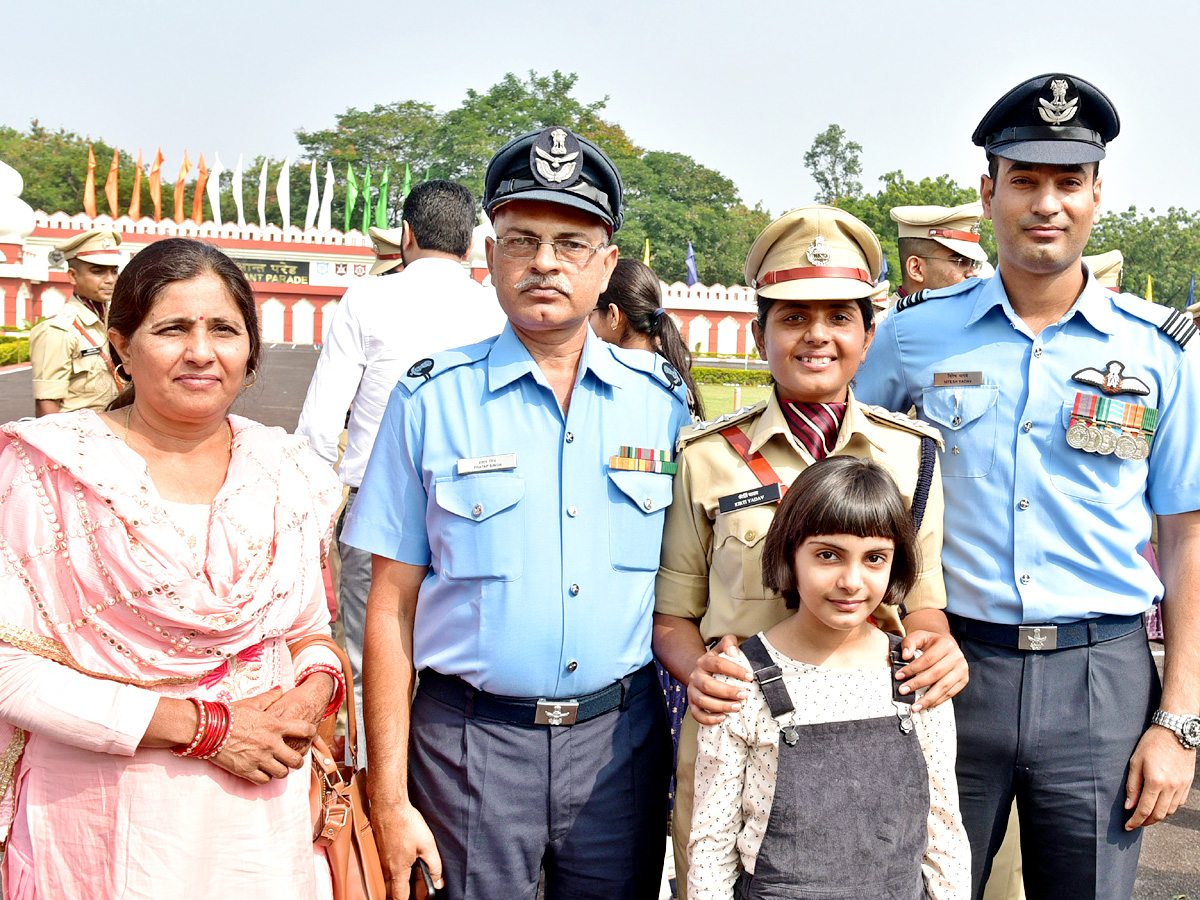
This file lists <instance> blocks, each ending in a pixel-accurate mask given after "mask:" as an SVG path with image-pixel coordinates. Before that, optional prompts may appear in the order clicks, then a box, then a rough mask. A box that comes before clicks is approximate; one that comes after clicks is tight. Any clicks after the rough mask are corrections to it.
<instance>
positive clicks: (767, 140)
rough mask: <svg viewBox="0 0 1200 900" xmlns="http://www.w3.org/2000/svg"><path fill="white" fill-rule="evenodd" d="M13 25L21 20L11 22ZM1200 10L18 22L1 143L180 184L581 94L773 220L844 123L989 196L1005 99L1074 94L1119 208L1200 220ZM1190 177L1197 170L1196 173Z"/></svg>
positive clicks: (638, 137) (130, 10)
mask: <svg viewBox="0 0 1200 900" xmlns="http://www.w3.org/2000/svg"><path fill="white" fill-rule="evenodd" d="M14 6H15V8H13V7H14ZM1198 34H1200V5H1197V4H1192V3H1186V4H1185V3H1182V2H1177V3H1158V2H1153V0H1151V2H1143V3H1138V4H1129V3H1117V2H1112V0H1099V2H1089V3H1087V4H1067V3H1043V4H1036V5H1035V4H1011V3H1008V4H986V5H985V4H981V3H974V2H970V0H962V2H959V3H953V4H950V3H920V4H900V3H895V2H890V0H861V2H855V0H830V2H822V3H815V2H797V0H791V2H763V3H754V2H747V3H743V4H731V3H713V2H707V0H703V2H686V3H685V2H653V0H649V2H647V0H607V2H603V3H594V2H589V3H561V2H537V0H532V2H531V0H524V2H519V3H513V2H508V3H506V2H503V0H501V2H496V0H491V2H488V3H483V2H479V3H467V2H460V0H439V2H420V3H416V2H412V0H404V2H394V0H393V2H377V0H344V2H341V3H328V2H318V0H291V2H289V3H286V4H285V3H279V2H273V0H272V2H256V0H252V2H245V0H241V2H236V3H235V2H230V0H214V2H210V3H208V4H188V5H187V6H186V7H185V6H183V5H182V4H173V3H150V2H141V3H135V2H120V0H114V2H109V3H100V4H97V3H94V2H90V3H83V2H79V0H60V2H58V3H56V4H54V7H53V12H47V8H46V7H43V6H40V5H39V4H36V3H32V2H28V0H26V2H24V3H21V4H19V5H16V4H8V8H6V10H5V26H4V33H3V41H4V49H3V53H2V54H0V67H2V70H3V72H4V75H5V76H6V77H5V87H4V89H3V90H0V124H6V125H10V126H13V127H17V128H25V127H26V126H27V125H28V123H29V120H30V119H31V118H34V117H37V118H39V119H40V120H41V121H42V123H43V124H45V125H47V126H50V127H53V128H58V127H65V128H68V129H70V130H73V131H77V132H79V133H80V134H83V135H90V136H92V137H103V138H104V139H105V140H106V141H108V142H110V143H115V144H117V145H119V146H120V147H121V148H122V149H124V150H128V151H131V152H133V153H136V152H137V149H138V147H139V146H141V147H142V148H143V149H144V150H145V151H146V154H147V159H149V158H150V157H151V156H152V155H153V152H154V148H155V147H157V146H159V145H161V146H162V148H163V152H164V153H165V154H166V156H167V162H166V166H165V168H166V170H167V171H176V170H177V167H178V165H179V161H180V159H181V157H182V153H183V151H184V149H185V148H186V149H187V150H188V151H189V154H190V156H191V158H192V160H193V162H194V161H195V160H196V157H197V155H198V153H199V152H200V151H204V154H205V157H206V160H207V161H208V162H210V163H211V161H212V153H213V151H219V152H220V154H221V158H222V162H223V163H224V164H225V165H226V166H227V167H228V166H232V165H233V163H234V162H235V161H236V159H237V155H238V153H239V152H241V153H244V154H245V155H246V157H247V158H252V157H253V156H255V155H256V154H260V153H262V154H269V155H275V156H283V155H292V156H295V155H297V153H298V147H297V145H296V143H295V140H294V137H293V131H294V129H296V128H297V127H304V128H307V129H319V128H323V127H327V126H329V125H331V124H332V123H333V117H334V115H335V114H336V113H337V112H340V111H342V110H344V109H346V108H347V107H350V106H356V107H359V108H370V107H371V106H373V105H374V104H376V103H387V102H391V101H394V100H402V99H415V100H422V101H425V102H429V103H432V104H434V105H435V106H436V107H438V108H439V109H449V108H452V107H454V106H456V105H457V104H458V103H459V102H460V101H461V99H462V97H463V95H464V93H465V91H466V90H467V89H468V88H476V89H479V90H484V89H486V88H487V87H489V86H490V85H492V84H494V83H495V82H496V81H498V80H499V79H500V78H501V77H502V76H503V75H504V73H505V72H509V71H513V72H517V73H521V74H523V73H525V72H527V71H528V70H530V69H535V70H537V71H538V72H549V71H551V70H553V69H556V68H557V69H560V70H562V71H565V72H576V73H578V74H579V82H578V84H577V86H576V95H577V96H578V97H579V98H580V99H582V100H594V99H598V98H601V97H603V96H605V95H607V96H608V97H609V102H608V115H609V117H610V118H611V119H613V120H615V121H617V122H619V123H620V124H621V125H622V126H623V127H624V128H625V130H626V132H627V133H628V134H629V135H630V136H631V137H632V138H633V140H634V141H635V142H637V143H638V144H640V145H641V146H643V147H646V148H648V149H656V150H673V151H678V152H682V153H686V154H688V155H690V156H693V157H695V158H696V159H697V160H699V161H700V162H702V163H704V164H705V165H708V166H710V167H712V168H715V169H717V170H718V171H720V172H722V173H723V174H724V175H726V176H728V177H729V178H731V179H732V180H733V181H734V182H735V183H736V184H737V186H738V188H739V190H740V191H741V194H742V197H743V199H745V200H746V201H747V202H748V203H750V204H753V203H755V202H758V201H761V202H762V203H763V204H764V205H765V206H766V207H767V208H768V209H769V210H770V211H771V212H772V213H773V214H779V213H781V212H783V211H784V210H786V209H790V208H792V207H794V206H799V205H802V204H805V203H808V202H810V201H811V199H812V196H813V192H814V186H813V183H812V180H811V179H810V178H809V176H808V173H807V171H806V170H805V169H804V165H803V155H804V151H805V150H807V149H808V147H809V145H810V144H811V143H812V139H813V137H814V136H815V135H816V134H817V133H818V132H820V131H821V130H823V129H824V128H825V126H827V125H828V124H829V123H830V122H837V123H839V124H841V125H842V126H843V127H844V128H846V130H847V131H848V132H849V134H850V136H851V137H852V138H853V139H854V140H857V141H858V142H859V143H861V144H862V145H863V148H864V150H863V155H862V160H863V167H864V179H863V180H864V184H865V185H866V187H867V188H868V189H873V188H874V185H875V184H876V179H877V178H878V177H879V176H880V175H882V174H883V173H884V172H887V171H890V170H893V169H902V170H903V171H904V173H905V174H906V175H907V176H909V177H910V178H921V177H923V176H926V175H937V174H941V173H949V174H950V175H951V176H952V177H953V178H955V179H956V180H957V181H959V182H960V183H963V184H972V185H976V186H977V185H978V177H979V173H980V172H981V171H982V169H983V155H982V152H981V151H979V150H977V149H976V148H974V147H973V146H972V145H971V142H970V134H971V131H972V130H973V129H974V127H975V125H976V123H977V122H978V120H979V118H980V117H981V116H982V114H983V113H984V112H985V111H986V110H987V108H988V107H989V106H990V105H991V104H992V102H993V101H994V100H996V99H997V98H998V97H999V96H1000V95H1001V94H1002V93H1003V92H1004V91H1005V90H1007V89H1008V88H1009V87H1011V86H1013V85H1014V84H1016V83H1017V82H1019V81H1021V80H1023V79H1024V78H1027V77H1030V76H1032V75H1036V74H1040V73H1042V72H1047V71H1054V70H1059V71H1066V72H1069V73H1072V74H1076V75H1080V76H1082V77H1084V78H1087V79H1089V80H1091V81H1093V82H1094V83H1096V84H1097V85H1098V86H1100V87H1101V88H1102V89H1103V90H1105V91H1106V92H1107V93H1108V94H1109V96H1110V97H1111V98H1112V99H1113V101H1114V103H1115V105H1116V107H1117V110H1118V111H1119V113H1120V115H1121V124H1122V133H1121V136H1120V137H1118V138H1117V139H1116V141H1114V142H1113V144H1112V145H1111V147H1110V153H1109V157H1108V160H1107V161H1106V162H1105V163H1104V168H1103V170H1102V175H1103V176H1104V180H1105V185H1104V197H1103V200H1104V206H1105V207H1106V208H1107V209H1124V208H1125V207H1127V206H1129V205H1130V204H1136V205H1137V206H1138V208H1139V209H1141V210H1143V211H1145V210H1146V209H1148V208H1149V207H1152V206H1153V207H1157V208H1158V209H1159V210H1160V211H1162V210H1165V209H1166V207H1168V206H1170V205H1176V206H1183V207H1186V208H1188V209H1192V210H1195V209H1198V208H1200V186H1198V184H1197V178H1196V175H1195V169H1196V166H1195V163H1194V162H1193V161H1192V160H1193V159H1194V157H1195V148H1196V147H1197V137H1198V135H1197V131H1198V130H1200V125H1198V122H1197V115H1198V113H1200V107H1198V106H1197V103H1196V99H1195V98H1196V97H1197V95H1198V91H1197V88H1200V61H1198V60H1200V54H1197V52H1196V49H1195V47H1196V42H1197V35H1198ZM1177 161H1178V162H1177Z"/></svg>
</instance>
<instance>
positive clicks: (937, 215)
mask: <svg viewBox="0 0 1200 900" xmlns="http://www.w3.org/2000/svg"><path fill="white" fill-rule="evenodd" d="M890 215H891V217H892V221H893V222H895V223H896V224H897V225H898V226H899V230H900V233H899V235H898V237H902V238H925V239H927V240H931V241H937V242H938V243H939V244H941V245H942V246H943V247H948V248H949V249H951V250H953V251H954V252H955V253H961V254H962V255H963V256H965V257H967V258H968V259H973V260H976V261H978V262H987V254H986V253H984V252H983V248H982V247H981V246H979V220H980V219H981V218H983V204H982V203H979V202H978V201H976V202H974V203H964V204H963V205H962V206H949V207H947V206H897V207H895V208H894V209H892V211H891V213H890Z"/></svg>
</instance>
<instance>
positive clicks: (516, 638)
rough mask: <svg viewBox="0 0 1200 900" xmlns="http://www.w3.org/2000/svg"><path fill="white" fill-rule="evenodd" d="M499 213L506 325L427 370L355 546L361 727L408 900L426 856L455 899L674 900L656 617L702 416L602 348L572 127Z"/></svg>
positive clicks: (493, 254)
mask: <svg viewBox="0 0 1200 900" xmlns="http://www.w3.org/2000/svg"><path fill="white" fill-rule="evenodd" d="M484 208H485V209H486V210H487V212H488V214H489V215H491V216H492V220H493V223H494V225H495V228H496V232H497V238H496V239H495V240H494V241H489V242H488V247H487V253H488V263H489V268H490V270H491V274H492V280H493V284H494V285H495V287H496V292H497V297H498V299H499V300H500V304H501V306H502V307H503V308H504V311H505V313H506V315H507V316H508V319H509V322H508V325H507V326H506V327H505V329H504V331H503V332H502V333H501V334H500V335H499V336H498V337H496V338H492V339H489V340H487V341H484V342H482V343H479V344H475V345H473V346H469V347H464V348H461V349H458V350H453V351H448V352H445V353H441V354H437V355H435V356H432V357H430V358H428V359H423V360H420V361H418V362H416V363H415V364H414V365H413V366H412V368H410V369H409V371H408V375H407V377H405V378H403V379H401V381H400V383H399V384H398V385H397V387H396V389H395V391H394V392H393V394H392V397H391V400H390V401H389V403H388V407H387V411H386V413H385V414H384V418H383V422H382V424H381V427H380V430H379V435H378V437H377V439H376V442H375V447H374V450H373V452H372V455H371V460H370V463H369V464H368V467H367V470H366V474H365V476H364V478H363V482H362V487H361V488H360V491H359V494H358V499H357V501H356V503H355V505H354V508H353V510H352V511H351V513H350V515H349V517H348V519H347V524H346V527H345V530H344V531H343V540H345V541H347V542H348V543H350V544H353V545H355V546H358V547H361V548H362V549H364V550H368V551H370V552H371V553H373V554H375V563H374V580H373V584H372V588H371V594H370V598H369V601H368V608H367V628H366V657H365V662H364V669H365V680H366V691H365V693H366V707H367V708H366V717H365V718H366V722H367V743H368V747H369V749H370V756H371V762H372V770H371V779H370V790H371V800H372V818H373V820H374V823H375V828H376V837H377V838H378V843H379V846H380V850H381V854H382V856H383V859H384V863H385V866H386V867H387V869H388V870H389V873H390V876H391V894H390V895H391V896H392V897H397V898H399V897H403V896H405V895H406V893H407V869H408V867H410V866H411V865H412V864H413V861H414V858H416V857H420V858H422V859H424V860H426V861H427V862H428V863H429V867H430V869H431V870H432V871H433V874H434V877H435V880H436V879H438V876H439V875H440V874H442V873H443V872H444V876H445V884H446V886H447V889H448V896H449V897H450V898H465V897H470V898H487V897H497V898H498V897H504V898H530V900H532V898H533V897H534V895H535V894H536V891H537V885H538V880H539V872H540V871H541V870H543V869H544V871H545V875H546V896H547V897H548V898H557V897H573V898H575V897H578V898H585V897H595V898H597V900H599V898H640V897H645V898H652V897H657V895H658V885H659V881H660V877H661V868H662V862H663V845H662V836H663V830H664V827H665V824H666V796H667V795H666V787H667V779H668V777H669V771H670V763H671V760H670V741H669V736H668V730H667V722H666V710H665V704H664V700H663V695H662V691H661V688H660V687H659V686H658V679H657V676H656V674H655V671H654V668H653V664H652V662H651V652H650V631H651V613H652V611H653V608H654V576H655V572H656V570H657V568H658V559H659V548H660V544H661V539H662V524H663V511H664V509H665V507H666V506H667V505H668V504H670V502H671V496H672V491H671V481H672V474H673V470H674V464H673V463H672V462H671V453H672V450H673V447H674V442H675V436H676V434H677V432H678V430H679V428H680V427H681V426H682V425H683V423H684V422H685V421H687V406H686V394H685V391H684V388H683V386H682V379H681V378H680V377H679V375H678V373H677V372H675V371H674V370H673V369H672V368H671V367H670V365H669V364H667V363H666V362H665V361H664V360H663V359H662V358H661V357H658V356H655V355H654V354H651V353H647V352H645V351H628V350H623V349H621V348H619V347H615V346H613V345H611V344H606V343H604V342H603V341H601V340H599V339H598V338H597V337H596V335H595V334H594V333H592V331H591V329H590V328H589V327H588V324H587V317H588V314H589V313H590V312H591V310H592V309H594V308H595V305H596V302H597V299H598V297H599V293H600V291H602V290H603V289H604V287H605V286H606V285H607V282H608V275H609V274H610V273H611V270H612V267H613V265H615V263H616V248H615V247H612V246H611V245H610V243H609V238H610V236H611V233H612V231H614V230H616V228H617V227H619V225H620V222H621V182H620V176H619V175H618V173H617V170H616V168H615V167H614V166H613V165H612V163H611V161H610V160H609V159H608V158H607V157H606V156H605V155H604V154H603V152H601V151H600V150H599V149H598V148H597V147H596V146H595V145H594V144H591V143H590V142H589V141H587V140H585V139H583V138H577V137H576V136H574V135H572V134H571V133H570V132H569V131H567V130H566V129H563V128H548V129H546V130H545V131H543V132H540V133H531V134H528V135H525V136H523V137H521V138H518V139H517V140H515V141H513V142H511V143H509V144H508V145H506V146H505V147H504V148H502V149H501V150H500V151H499V152H498V153H497V154H496V156H495V158H493V160H492V162H491V164H490V165H489V167H488V174H487V178H486V188H485V195H484ZM414 668H415V669H416V670H417V671H418V672H419V673H420V675H419V686H418V687H417V691H416V697H415V700H414V702H413V705H412V710H411V722H410V715H409V708H408V697H409V690H410V689H411V683H412V676H413V670H414ZM406 756H407V758H406ZM406 767H407V777H406Z"/></svg>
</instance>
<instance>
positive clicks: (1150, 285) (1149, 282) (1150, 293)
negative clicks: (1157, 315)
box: [1146, 275, 1154, 303]
mask: <svg viewBox="0 0 1200 900" xmlns="http://www.w3.org/2000/svg"><path fill="white" fill-rule="evenodd" d="M1146 299H1147V300H1149V301H1150V302H1151V303H1153V302H1154V279H1153V278H1151V277H1150V276H1149V275H1147V276H1146Z"/></svg>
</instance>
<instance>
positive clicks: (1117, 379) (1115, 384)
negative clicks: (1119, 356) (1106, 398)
mask: <svg viewBox="0 0 1200 900" xmlns="http://www.w3.org/2000/svg"><path fill="white" fill-rule="evenodd" d="M1124 372H1125V363H1123V362H1121V361H1120V360H1116V359H1114V360H1112V361H1110V362H1109V363H1108V364H1107V365H1106V366H1105V367H1104V371H1103V372H1101V371H1100V370H1099V369H1093V368H1092V367H1090V366H1089V367H1088V368H1086V369H1080V370H1079V371H1078V372H1076V373H1075V374H1074V375H1072V376H1071V380H1072V381H1078V382H1079V383H1080V384H1088V385H1091V386H1092V387H1098V388H1100V390H1102V391H1104V393H1106V394H1138V395H1139V396H1142V397H1145V396H1148V395H1149V394H1150V386H1149V385H1147V384H1146V382H1144V381H1142V379H1140V378H1134V377H1133V376H1130V377H1126V376H1125V375H1124Z"/></svg>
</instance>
